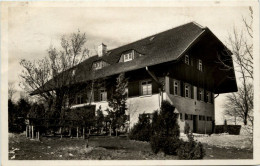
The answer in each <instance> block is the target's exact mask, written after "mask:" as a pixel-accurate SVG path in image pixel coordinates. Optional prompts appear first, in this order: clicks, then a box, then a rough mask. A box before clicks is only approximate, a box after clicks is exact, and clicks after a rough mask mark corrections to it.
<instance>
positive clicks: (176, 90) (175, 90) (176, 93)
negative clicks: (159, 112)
mask: <svg viewBox="0 0 260 166" xmlns="http://www.w3.org/2000/svg"><path fill="white" fill-rule="evenodd" d="M178 88H179V85H178V82H177V81H174V94H175V95H178Z"/></svg>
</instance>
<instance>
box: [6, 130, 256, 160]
mask: <svg viewBox="0 0 260 166" xmlns="http://www.w3.org/2000/svg"><path fill="white" fill-rule="evenodd" d="M203 144H204V147H205V150H206V156H205V158H204V159H252V157H253V151H252V149H251V150H250V149H241V148H236V147H219V146H213V145H208V144H205V143H203ZM85 146H86V140H83V139H81V138H79V139H77V138H63V139H60V138H57V137H56V138H53V137H52V138H47V137H42V138H41V140H40V141H36V140H30V139H28V138H26V137H25V136H24V135H22V134H12V135H11V136H9V159H12V160H88V159H91V160H176V159H178V158H177V156H169V155H164V154H163V153H158V154H154V153H152V151H151V147H150V144H149V143H147V142H140V141H133V140H129V139H127V138H126V137H108V136H93V137H91V138H90V139H89V147H88V148H85ZM14 156H15V157H14Z"/></svg>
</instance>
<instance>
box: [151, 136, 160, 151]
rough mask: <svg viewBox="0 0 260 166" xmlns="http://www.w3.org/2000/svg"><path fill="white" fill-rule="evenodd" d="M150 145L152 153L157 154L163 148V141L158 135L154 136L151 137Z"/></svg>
mask: <svg viewBox="0 0 260 166" xmlns="http://www.w3.org/2000/svg"><path fill="white" fill-rule="evenodd" d="M150 145H151V148H152V151H153V152H154V153H155V154H157V153H158V152H159V151H160V150H161V148H162V147H163V139H162V137H160V136H159V135H154V136H152V137H151V141H150Z"/></svg>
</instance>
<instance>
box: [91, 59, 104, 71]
mask: <svg viewBox="0 0 260 166" xmlns="http://www.w3.org/2000/svg"><path fill="white" fill-rule="evenodd" d="M93 67H94V69H95V70H98V69H102V67H103V66H102V61H97V62H94V64H93Z"/></svg>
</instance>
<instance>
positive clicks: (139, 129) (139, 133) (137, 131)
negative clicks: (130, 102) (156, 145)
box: [129, 114, 152, 141]
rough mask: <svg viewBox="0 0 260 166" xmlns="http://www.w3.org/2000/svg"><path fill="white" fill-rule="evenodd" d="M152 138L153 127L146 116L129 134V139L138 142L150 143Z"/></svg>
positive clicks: (141, 117) (142, 117)
mask: <svg viewBox="0 0 260 166" xmlns="http://www.w3.org/2000/svg"><path fill="white" fill-rule="evenodd" d="M151 136H152V126H151V123H150V119H149V117H147V116H145V115H144V114H143V115H141V116H140V117H139V121H138V123H137V124H135V125H134V127H133V129H132V130H130V132H129V138H130V139H132V140H138V141H150V139H151Z"/></svg>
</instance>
